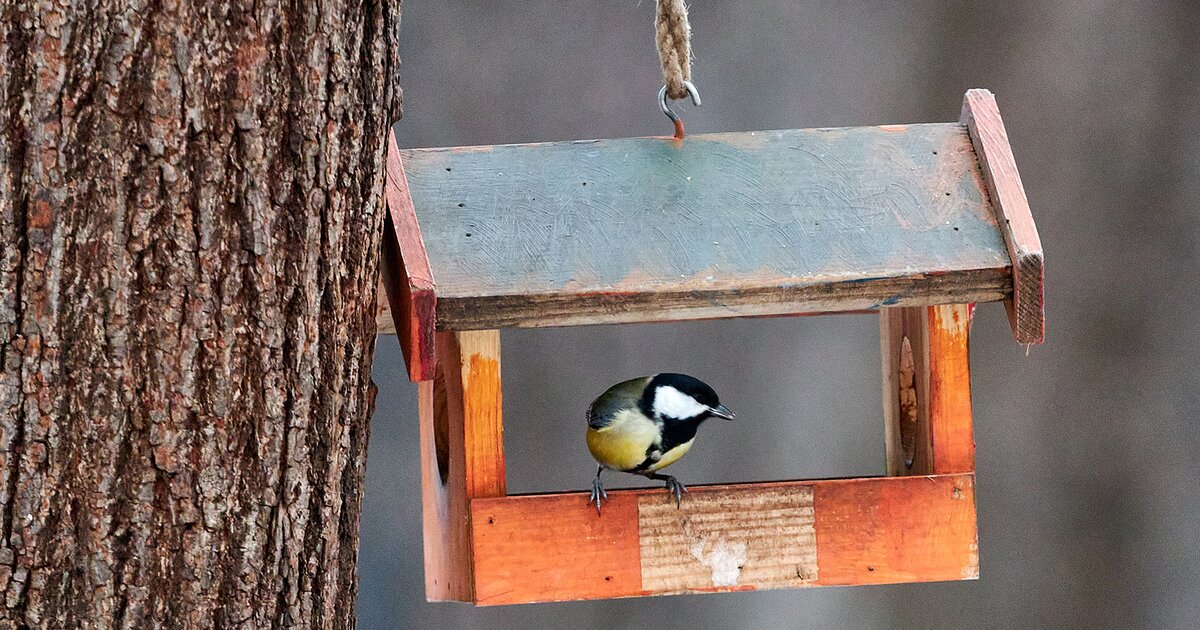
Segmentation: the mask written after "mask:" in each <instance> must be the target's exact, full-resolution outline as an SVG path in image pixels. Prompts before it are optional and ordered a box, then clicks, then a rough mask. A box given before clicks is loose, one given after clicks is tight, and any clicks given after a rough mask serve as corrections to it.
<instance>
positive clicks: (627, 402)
mask: <svg viewBox="0 0 1200 630" xmlns="http://www.w3.org/2000/svg"><path fill="white" fill-rule="evenodd" d="M650 379H651V377H649V376H643V377H640V378H634V379H630V380H628V381H624V382H621V383H617V384H616V385H613V386H612V387H609V388H608V390H606V391H605V392H604V393H603V394H600V396H599V397H598V398H596V400H594V401H592V404H591V405H590V406H589V407H588V410H587V420H588V426H589V427H591V428H593V429H600V428H603V427H606V426H608V424H609V423H610V422H612V419H613V416H615V415H616V414H617V412H618V411H620V410H622V409H630V408H633V409H636V408H637V406H638V401H639V400H640V399H641V397H642V391H643V390H644V389H645V388H646V384H647V383H649V382H650Z"/></svg>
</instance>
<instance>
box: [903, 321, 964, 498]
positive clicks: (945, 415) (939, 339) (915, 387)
mask: <svg viewBox="0 0 1200 630" xmlns="http://www.w3.org/2000/svg"><path fill="white" fill-rule="evenodd" d="M971 313H972V311H971V306H970V305H966V304H957V305H943V306H919V307H895V308H886V309H882V310H881V311H880V313H879V326H880V335H879V336H880V347H881V355H882V372H883V411H884V427H885V444H886V451H887V474H889V475H893V476H895V475H927V474H948V473H960V472H971V471H974V470H975V439H974V433H973V424H972V414H971V371H970V351H969V335H970V323H971Z"/></svg>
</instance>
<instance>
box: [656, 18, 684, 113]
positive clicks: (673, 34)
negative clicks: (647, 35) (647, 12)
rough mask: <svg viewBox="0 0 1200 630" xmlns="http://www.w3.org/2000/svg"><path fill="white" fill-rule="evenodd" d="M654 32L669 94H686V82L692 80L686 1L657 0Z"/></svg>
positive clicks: (672, 95) (675, 97) (674, 95)
mask: <svg viewBox="0 0 1200 630" xmlns="http://www.w3.org/2000/svg"><path fill="white" fill-rule="evenodd" d="M654 34H655V39H656V41H657V42H658V60H659V61H660V62H661V63H662V71H663V85H666V86H667V96H669V97H671V98H672V99H681V98H685V97H686V96H687V95H688V91H687V87H686V86H685V85H684V82H685V81H691V80H692V42H691V38H692V28H691V26H690V25H688V18H687V5H685V4H684V3H683V0H658V13H657V15H656V16H655V18H654Z"/></svg>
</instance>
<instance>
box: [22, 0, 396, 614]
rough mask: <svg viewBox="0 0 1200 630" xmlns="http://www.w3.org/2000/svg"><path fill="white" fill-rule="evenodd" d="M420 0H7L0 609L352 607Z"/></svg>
mask: <svg viewBox="0 0 1200 630" xmlns="http://www.w3.org/2000/svg"><path fill="white" fill-rule="evenodd" d="M399 4H400V1H399V0H365V1H364V2H354V1H347V0H331V1H325V2H321V3H303V2H299V3H288V4H279V3H276V2H271V1H268V2H241V1H239V0H213V1H211V2H197V3H186V2H178V0H145V1H142V0H108V1H104V2H97V1H92V0H81V1H80V2H76V3H74V4H69V3H50V2H40V3H34V2H21V1H17V0H0V98H3V104H2V106H0V248H2V249H0V369H2V372H0V528H2V532H0V534H2V535H0V627H4V628H9V627H20V626H31V627H51V628H55V627H63V628H74V627H94V628H110V627H145V626H157V625H161V626H167V627H213V626H218V627H226V626H233V625H239V624H245V625H251V626H255V627H275V626H292V625H304V626H314V627H343V626H350V625H353V620H354V616H353V604H354V598H355V595H356V585H355V561H356V556H357V551H358V520H359V506H360V502H361V498H362V491H363V485H362V476H363V470H364V463H365V457H366V445H367V433H368V419H369V418H370V415H371V412H372V407H373V399H374V387H373V385H372V384H371V381H370V367H371V358H372V352H373V347H374V336H375V327H376V323H375V310H376V308H375V307H376V282H377V279H376V278H377V265H378V256H379V248H380V243H379V235H380V233H381V223H382V220H383V204H382V192H383V173H384V157H385V155H384V151H385V148H386V147H385V144H384V139H385V137H386V134H387V131H388V126H389V123H390V122H391V121H393V120H394V119H396V118H398V117H399V107H400V91H399V88H398V86H397V84H396V80H395V76H396V69H397V64H398V61H397V59H396V57H395V50H396V41H395V38H396V30H397V27H398V23H399V18H400V7H399Z"/></svg>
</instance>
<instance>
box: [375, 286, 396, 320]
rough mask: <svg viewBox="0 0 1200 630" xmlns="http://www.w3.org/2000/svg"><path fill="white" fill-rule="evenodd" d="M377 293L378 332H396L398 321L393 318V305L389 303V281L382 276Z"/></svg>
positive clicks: (376, 318)
mask: <svg viewBox="0 0 1200 630" xmlns="http://www.w3.org/2000/svg"><path fill="white" fill-rule="evenodd" d="M384 273H386V272H384ZM375 295H376V300H377V302H378V304H377V309H378V311H377V315H376V317H375V325H376V327H377V328H376V330H375V332H376V334H379V335H394V334H396V322H395V321H393V320H392V307H391V305H390V304H388V289H387V282H386V281H385V280H384V279H383V278H382V277H380V278H379V288H378V289H377V290H376V293H375Z"/></svg>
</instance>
